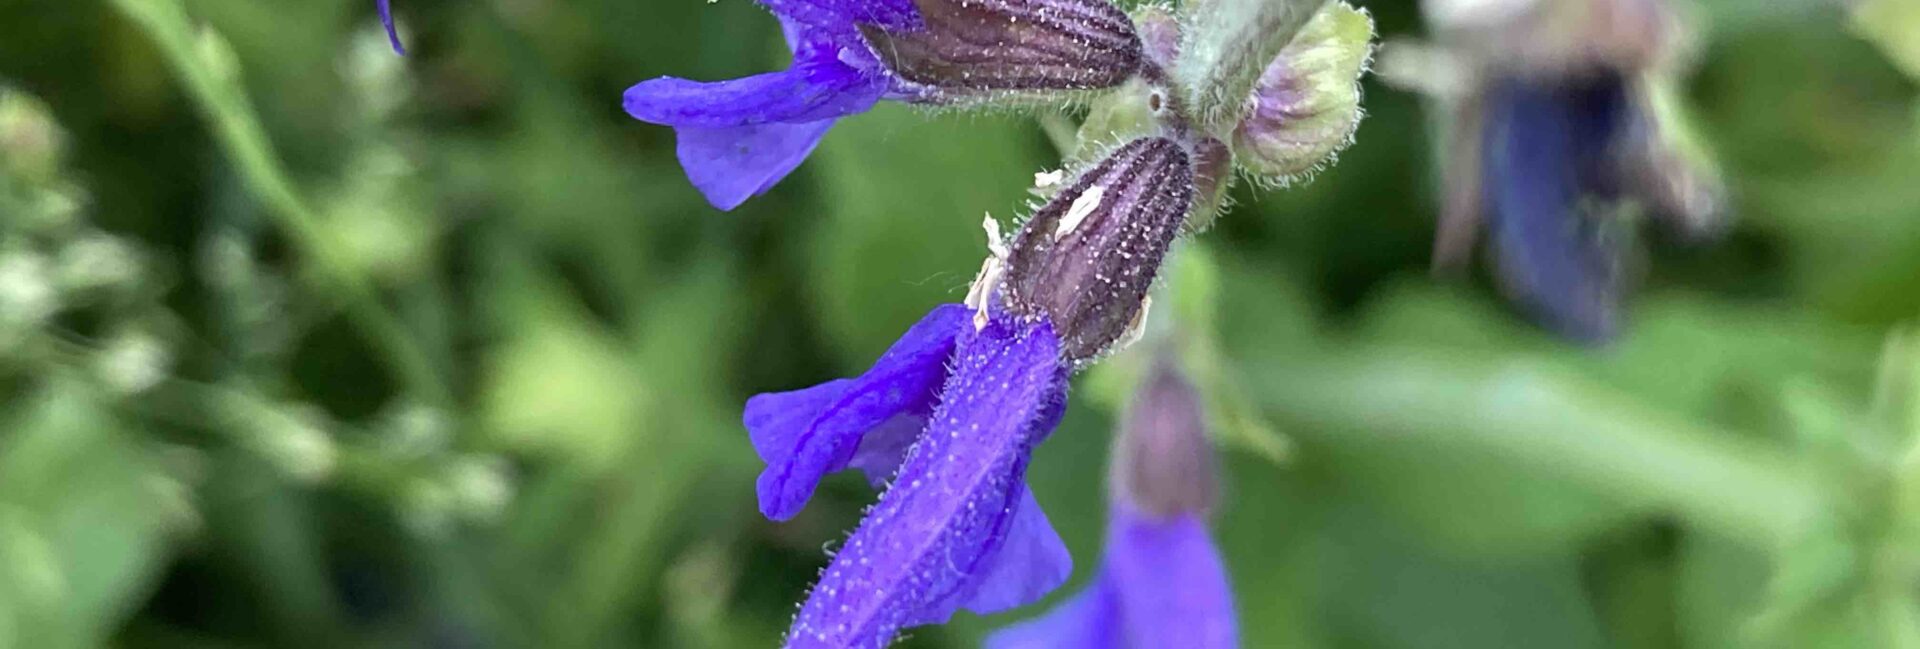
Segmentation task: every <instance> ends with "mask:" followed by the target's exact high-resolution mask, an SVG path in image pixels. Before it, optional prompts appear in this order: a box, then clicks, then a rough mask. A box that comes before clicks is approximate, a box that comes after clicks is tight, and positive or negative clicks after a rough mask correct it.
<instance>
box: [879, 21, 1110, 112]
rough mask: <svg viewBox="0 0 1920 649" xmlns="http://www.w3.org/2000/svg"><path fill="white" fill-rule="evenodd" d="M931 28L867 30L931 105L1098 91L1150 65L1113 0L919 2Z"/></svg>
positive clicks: (898, 72)
mask: <svg viewBox="0 0 1920 649" xmlns="http://www.w3.org/2000/svg"><path fill="white" fill-rule="evenodd" d="M914 5H915V6H917V7H918V8H919V10H920V16H921V18H922V20H923V22H924V24H925V28H924V29H919V30H903V29H890V28H886V27H882V26H878V25H864V24H863V25H861V26H860V32H861V33H862V34H864V35H866V37H867V40H868V41H869V42H871V43H872V44H873V51H874V54H876V55H878V56H879V57H880V60H881V61H882V62H883V63H885V64H886V66H887V68H888V69H890V70H891V71H892V72H893V73H894V74H895V75H897V76H899V77H900V78H902V79H905V80H906V81H909V82H911V83H915V84H919V85H922V86H926V87H928V88H930V89H932V90H933V91H934V92H932V93H931V94H930V95H929V97H930V100H931V101H936V102H937V101H942V100H953V99H960V98H965V97H967V96H968V95H970V94H974V93H983V92H997V91H1015V92H1021V91H1049V90H1093V89H1099V88H1111V87H1114V86H1118V85H1120V84H1122V83H1125V82H1126V81H1127V80H1128V79H1130V78H1132V77H1133V76H1134V74H1136V73H1137V72H1139V70H1140V66H1141V64H1142V62H1143V61H1144V60H1145V58H1146V57H1145V54H1144V53H1143V50H1142V47H1141V44H1140V36H1139V35H1138V34H1137V33H1135V32H1134V29H1133V22H1132V21H1130V20H1128V18H1127V15H1126V14H1125V13H1122V12H1121V11H1120V10H1119V9H1117V8H1115V7H1114V6H1113V5H1112V4H1110V3H1108V2H1107V1H1106V0H914Z"/></svg>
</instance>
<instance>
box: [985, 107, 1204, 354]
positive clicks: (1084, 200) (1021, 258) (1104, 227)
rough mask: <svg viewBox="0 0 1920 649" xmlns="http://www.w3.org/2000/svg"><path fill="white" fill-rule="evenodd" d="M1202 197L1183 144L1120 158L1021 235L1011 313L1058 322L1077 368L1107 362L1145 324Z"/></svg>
mask: <svg viewBox="0 0 1920 649" xmlns="http://www.w3.org/2000/svg"><path fill="white" fill-rule="evenodd" d="M1193 196H1194V173H1193V164H1192V162H1191V161H1190V159H1189V158H1188V156H1187V153H1186V151H1185V150H1183V149H1182V148H1181V147H1180V145H1179V144H1177V143H1175V142H1174V141H1173V140H1170V139H1167V138H1164V137H1152V138H1142V139H1138V140H1134V141H1132V142H1129V143H1127V144H1126V145H1125V146H1122V147H1120V148H1119V149H1117V150H1115V151H1114V152H1113V153H1111V154H1109V155H1108V156H1107V157H1106V158H1105V159H1103V160H1101V161H1100V163H1099V164H1097V165H1094V166H1093V168H1091V169H1088V170H1087V171H1086V172H1084V173H1082V174H1081V175H1080V177H1079V178H1078V179H1077V180H1075V181H1074V183H1073V184H1072V185H1071V186H1069V187H1068V188H1067V189H1065V190H1063V191H1061V192H1060V193H1058V194H1056V195H1054V197H1053V198H1052V199H1051V200H1049V201H1047V204H1046V205H1043V206H1041V208H1040V210H1039V211H1038V212H1037V213H1035V214H1034V215H1033V218H1031V219H1028V220H1027V222H1026V224H1025V225H1023V226H1022V227H1021V229H1020V233H1019V235H1018V236H1016V237H1015V238H1014V241H1013V246H1012V248H1011V250H1010V251H1009V254H1008V256H1007V263H1006V288H1005V292H1004V294H1003V297H1004V299H1005V300H1006V303H1007V307H1008V309H1009V310H1011V311H1013V312H1014V313H1016V314H1022V315H1029V316H1039V315H1045V316H1046V317H1048V318H1049V319H1051V320H1052V322H1053V325H1054V331H1055V333H1057V334H1059V335H1060V339H1061V341H1062V343H1063V344H1062V352H1063V354H1064V356H1065V357H1066V358H1067V359H1068V360H1072V361H1075V362H1079V361H1084V360H1088V359H1091V358H1094V357H1096V356H1098V355H1099V354H1100V353H1101V352H1104V351H1106V350H1107V348H1108V347H1109V346H1111V345H1112V344H1113V343H1114V341H1116V340H1119V339H1121V338H1122V337H1123V336H1124V335H1125V334H1126V333H1127V332H1128V330H1129V329H1131V328H1132V327H1133V326H1134V325H1135V322H1134V321H1135V319H1136V318H1138V317H1139V315H1140V311H1141V300H1143V299H1144V298H1146V296H1147V291H1148V289H1150V288H1151V287H1152V286H1153V280H1154V277H1155V276H1156V275H1158V274H1159V272H1160V262H1161V260H1162V259H1163V258H1165V256H1166V254H1167V248H1168V247H1169V246H1171V245H1172V244H1173V240H1174V239H1175V238H1176V237H1178V236H1179V234H1180V229H1181V224H1182V223H1183V222H1184V221H1185V219H1186V216H1187V213H1188V211H1189V210H1191V209H1192V207H1193Z"/></svg>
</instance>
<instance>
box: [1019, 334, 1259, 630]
mask: <svg viewBox="0 0 1920 649" xmlns="http://www.w3.org/2000/svg"><path fill="white" fill-rule="evenodd" d="M1162 351H1163V353H1162V354H1160V355H1159V357H1158V358H1157V359H1156V361H1155V364H1154V367H1153V369H1152V371H1150V372H1149V373H1148V374H1147V377H1146V380H1145V381H1144V382H1143V383H1142V385H1141V387H1140V389H1139V391H1138V392H1136V393H1135V395H1134V397H1133V401H1132V404H1131V405H1130V406H1129V407H1128V409H1127V413H1126V416H1125V418H1124V419H1123V423H1122V427H1121V430H1120V432H1119V434H1118V435H1115V437H1114V452H1113V457H1112V460H1111V462H1112V466H1111V467H1109V468H1110V475H1111V479H1110V481H1109V486H1110V488H1111V494H1112V497H1111V500H1112V506H1111V508H1110V513H1109V517H1108V522H1107V548H1106V550H1107V554H1106V556H1105V557H1104V558H1103V559H1102V560H1101V563H1100V572H1099V574H1097V575H1096V576H1095V577H1094V581H1093V584H1092V585H1090V586H1089V587H1088V588H1087V590H1085V591H1083V592H1081V593H1080V594H1078V595H1075V596H1074V597H1073V598H1072V599H1070V600H1067V601H1066V603H1064V604H1061V605H1060V606H1059V607H1058V608H1056V609H1054V610H1053V611H1052V612H1049V613H1047V614H1046V615H1044V616H1042V617H1040V618H1037V619H1034V620H1030V621H1028V622H1025V623H1022V624H1019V625H1016V626H1012V627H1009V628H1007V629H1003V630H1001V631H1000V632H998V633H995V634H993V635H992V636H990V637H988V638H987V643H986V646H987V648H988V649H1126V648H1128V647H1140V648H1154V649H1157V648H1160V647H1180V648H1182V649H1227V648H1231V647H1234V646H1235V645H1236V644H1237V643H1238V635H1239V632H1238V629H1237V625H1236V623H1235V621H1234V612H1233V592H1232V589H1231V588H1230V587H1229V586H1228V584H1227V573H1226V568H1225V566H1224V565H1222V563H1221V561H1220V554H1219V552H1218V551H1216V550H1215V549H1214V546H1213V541H1212V539H1211V538H1209V537H1208V536H1207V523H1206V513H1207V511H1208V510H1210V509H1211V508H1212V507H1213V502H1214V497H1215V494H1216V492H1217V491H1218V490H1217V488H1216V487H1215V469H1214V462H1213V449H1212V447H1211V446H1210V445H1209V444H1208V440H1207V434H1206V424H1205V414H1204V413H1205V410H1204V409H1203V407H1202V405H1201V399H1200V396H1199V393H1198V392H1197V391H1196V390H1195V389H1194V387H1193V385H1192V383H1190V382H1188V381H1187V379H1186V378H1185V377H1184V376H1182V375H1181V374H1180V372H1179V371H1178V370H1177V369H1176V367H1175V362H1174V356H1173V355H1172V354H1171V353H1166V351H1165V350H1164V349H1163V350H1162Z"/></svg>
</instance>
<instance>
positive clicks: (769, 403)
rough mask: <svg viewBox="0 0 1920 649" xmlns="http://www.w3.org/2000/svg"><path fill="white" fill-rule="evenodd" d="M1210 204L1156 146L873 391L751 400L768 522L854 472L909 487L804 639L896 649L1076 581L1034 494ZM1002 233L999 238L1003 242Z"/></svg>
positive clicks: (1047, 222)
mask: <svg viewBox="0 0 1920 649" xmlns="http://www.w3.org/2000/svg"><path fill="white" fill-rule="evenodd" d="M1192 202H1193V172H1192V169H1191V163H1190V158H1189V155H1188V153H1187V152H1186V151H1185V150H1184V149H1183V148H1182V147H1181V145H1179V144H1177V143H1175V142H1174V141H1172V140H1169V139H1165V138H1144V139H1140V140H1135V141H1133V142H1131V143H1129V144H1127V145H1125V146H1122V147H1120V148H1119V149H1117V150H1115V151H1114V152H1113V153H1112V154H1111V155H1109V156H1108V157H1107V158H1106V159H1104V160H1103V161H1101V162H1100V163H1099V164H1097V165H1095V166H1094V167H1093V168H1091V169H1089V170H1087V171H1086V172H1084V173H1082V174H1081V175H1080V176H1079V177H1078V179H1077V180H1076V181H1075V182H1074V183H1073V184H1072V185H1071V186H1069V187H1067V188H1066V189H1063V190H1062V191H1061V192H1059V193H1058V194H1057V195H1055V196H1054V198H1053V199H1052V200H1050V201H1049V202H1048V203H1047V204H1046V205H1044V206H1042V207H1041V208H1040V209H1039V211H1038V212H1037V213H1035V215H1034V216H1033V218H1031V219H1029V220H1028V221H1027V223H1026V224H1025V226H1024V227H1023V228H1022V230H1021V231H1020V232H1019V233H1018V234H1017V235H1016V236H1015V237H1014V239H1013V241H1012V242H1011V246H1007V244H1004V243H1002V242H1000V241H997V240H990V241H989V247H990V248H992V249H994V250H995V255H994V256H993V257H991V258H989V259H988V261H987V264H986V270H985V271H983V272H982V274H981V277H980V279H979V280H978V281H977V282H976V285H975V291H974V292H973V294H972V295H970V296H969V300H968V303H967V304H964V305H947V306H942V307H939V308H936V309H934V311H933V312H932V313H931V314H929V315H928V316H927V317H926V318H925V319H923V320H922V321H921V322H920V323H919V324H917V325H914V327H913V328H911V329H910V330H908V332H907V334H906V335H905V336H902V337H901V339H900V341H899V342H897V343H895V344H894V346H893V348H892V349H889V350H888V351H887V353H886V354H885V355H883V356H882V357H881V358H880V360H879V361H878V362H877V363H875V364H874V366H873V368H872V369H870V370H868V371H867V372H866V373H865V374H863V375H861V376H860V377H858V378H855V379H848V380H840V381H832V382H828V383H825V384H822V385H818V386H815V387H812V388H807V389H804V390H799V391H795V392H786V393H779V394H765V395H760V396H757V397H754V398H753V399H752V400H749V401H748V402H747V408H746V413H745V417H744V421H745V423H746V426H747V429H748V432H749V434H750V435H751V437H752V439H753V445H754V448H755V450H756V451H758V452H759V454H760V456H761V458H762V459H763V460H765V461H766V463H767V468H766V470H765V471H764V472H763V473H762V474H761V476H760V482H759V495H760V506H761V511H762V512H764V513H765V514H766V515H767V516H768V517H770V518H774V519H785V518H787V517H790V516H792V515H793V514H794V513H796V512H798V510H799V509H800V508H801V507H802V506H804V504H805V502H806V500H807V498H808V497H810V496H811V494H812V492H813V490H814V487H815V486H816V485H817V484H818V483H819V481H820V479H821V478H822V477H824V476H825V475H826V474H828V473H831V472H834V471H838V470H841V469H845V468H848V467H853V468H859V469H861V470H863V471H865V472H866V474H867V476H868V478H869V479H871V480H872V481H874V482H875V483H876V484H880V483H883V482H884V483H887V484H889V486H888V487H887V489H886V491H885V492H884V493H883V494H882V495H881V497H880V501H879V503H878V504H876V505H875V506H874V507H873V508H872V509H871V510H869V511H868V513H867V516H866V518H865V519H864V520H862V521H861V523H860V526H859V527H858V528H857V529H856V530H855V531H854V532H853V535H852V536H851V537H850V538H849V539H848V540H847V543H846V545H845V546H844V547H842V548H841V549H840V550H839V551H838V552H836V553H835V554H834V557H833V561H832V563H831V564H830V565H829V566H828V567H827V570H826V572H825V573H824V574H823V575H822V576H821V578H820V582H819V584H817V585H816V586H815V587H814V589H813V592H812V593H811V594H810V595H809V596H808V598H807V601H806V602H805V603H804V604H803V605H802V606H801V609H800V613H799V615H798V616H797V617H796V618H795V620H794V623H793V629H792V631H791V632H790V634H789V636H788V638H787V643H788V646H791V647H879V646H885V645H886V644H887V643H889V642H891V641H892V639H893V637H894V636H895V635H896V634H897V633H898V632H899V631H900V630H901V629H904V628H907V627H911V626H917V625H924V624H938V623H941V622H944V621H946V620H947V619H948V618H949V617H950V616H952V615H953V613H954V612H955V611H957V610H958V609H960V608H966V609H968V610H972V611H974V612H976V613H982V614H984V613H992V612H996V611H1000V610H1005V609H1008V608H1013V607H1016V606H1020V605H1024V604H1027V603H1031V602H1033V601H1035V600H1037V599H1039V598H1040V597H1042V596H1044V595H1045V594H1046V593H1048V592H1049V591H1051V590H1053V589H1054V588H1056V587H1058V586H1059V585H1060V584H1061V583H1062V582H1064V581H1065V580H1066V578H1067V575H1068V574H1069V573H1070V572H1071V570H1072V559H1071V557H1070V556H1069V555H1068V554H1067V552H1066V549H1065V547H1064V546H1063V545H1062V544H1061V543H1060V539H1059V536H1058V535H1057V534H1055V533H1054V531H1053V528H1052V526H1051V525H1049V524H1048V522H1047V519H1046V516H1045V514H1044V513H1042V512H1041V511H1040V507H1039V505H1038V503H1037V502H1036V501H1035V500H1034V497H1033V494H1032V492H1031V491H1029V490H1028V488H1027V486H1026V467H1027V462H1028V460H1029V458H1030V457H1031V454H1032V451H1033V449H1034V447H1035V446H1037V445H1038V444H1039V443H1040V442H1042V441H1044V440H1045V439H1046V437H1047V436H1048V435H1049V434H1050V433H1051V432H1052V431H1053V428H1054V426H1055V425H1056V424H1058V423H1059V420H1060V416H1061V414H1062V412H1063V410H1064V408H1065V406H1066V398H1067V379H1068V377H1069V376H1070V375H1071V373H1072V372H1073V370H1074V368H1075V367H1076V366H1078V365H1079V364H1081V363H1085V362H1089V361H1091V360H1092V359H1094V358H1096V357H1097V356H1099V355H1101V354H1104V353H1107V352H1108V351H1110V350H1111V349H1112V348H1114V347H1115V346H1117V345H1119V344H1123V341H1124V340H1125V339H1126V338H1127V336H1128V335H1129V333H1130V332H1132V331H1135V330H1137V329H1138V327H1139V324H1140V318H1141V317H1142V316H1143V314H1144V310H1145V296H1146V292H1147V290H1148V288H1149V287H1150V286H1151V285H1152V282H1153V280H1154V277H1155V275H1156V274H1157V273H1158V271H1159V267H1160V262H1161V260H1162V259H1163V258H1164V256H1165V254H1166V252H1167V249H1168V247H1170V246H1171V245H1172V242H1173V240H1174V239H1175V238H1176V237H1177V236H1178V235H1179V233H1180V229H1181V223H1182V221H1183V219H1184V218H1185V216H1186V214H1187V212H1188V211H1189V209H1190V207H1191V205H1192ZM994 238H995V239H997V237H994Z"/></svg>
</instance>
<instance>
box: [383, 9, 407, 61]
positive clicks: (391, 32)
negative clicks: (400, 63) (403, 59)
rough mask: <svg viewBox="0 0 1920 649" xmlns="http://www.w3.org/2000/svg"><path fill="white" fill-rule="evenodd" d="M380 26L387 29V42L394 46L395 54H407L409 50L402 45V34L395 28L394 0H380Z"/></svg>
mask: <svg viewBox="0 0 1920 649" xmlns="http://www.w3.org/2000/svg"><path fill="white" fill-rule="evenodd" d="M378 4H379V6H380V24H382V25H386V27H387V42H388V43H392V44H393V53H395V54H402V55H404V54H406V53H407V48H406V47H405V46H403V45H401V44H400V32H399V31H397V30H395V29H394V28H393V6H392V0H379V1H378Z"/></svg>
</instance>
